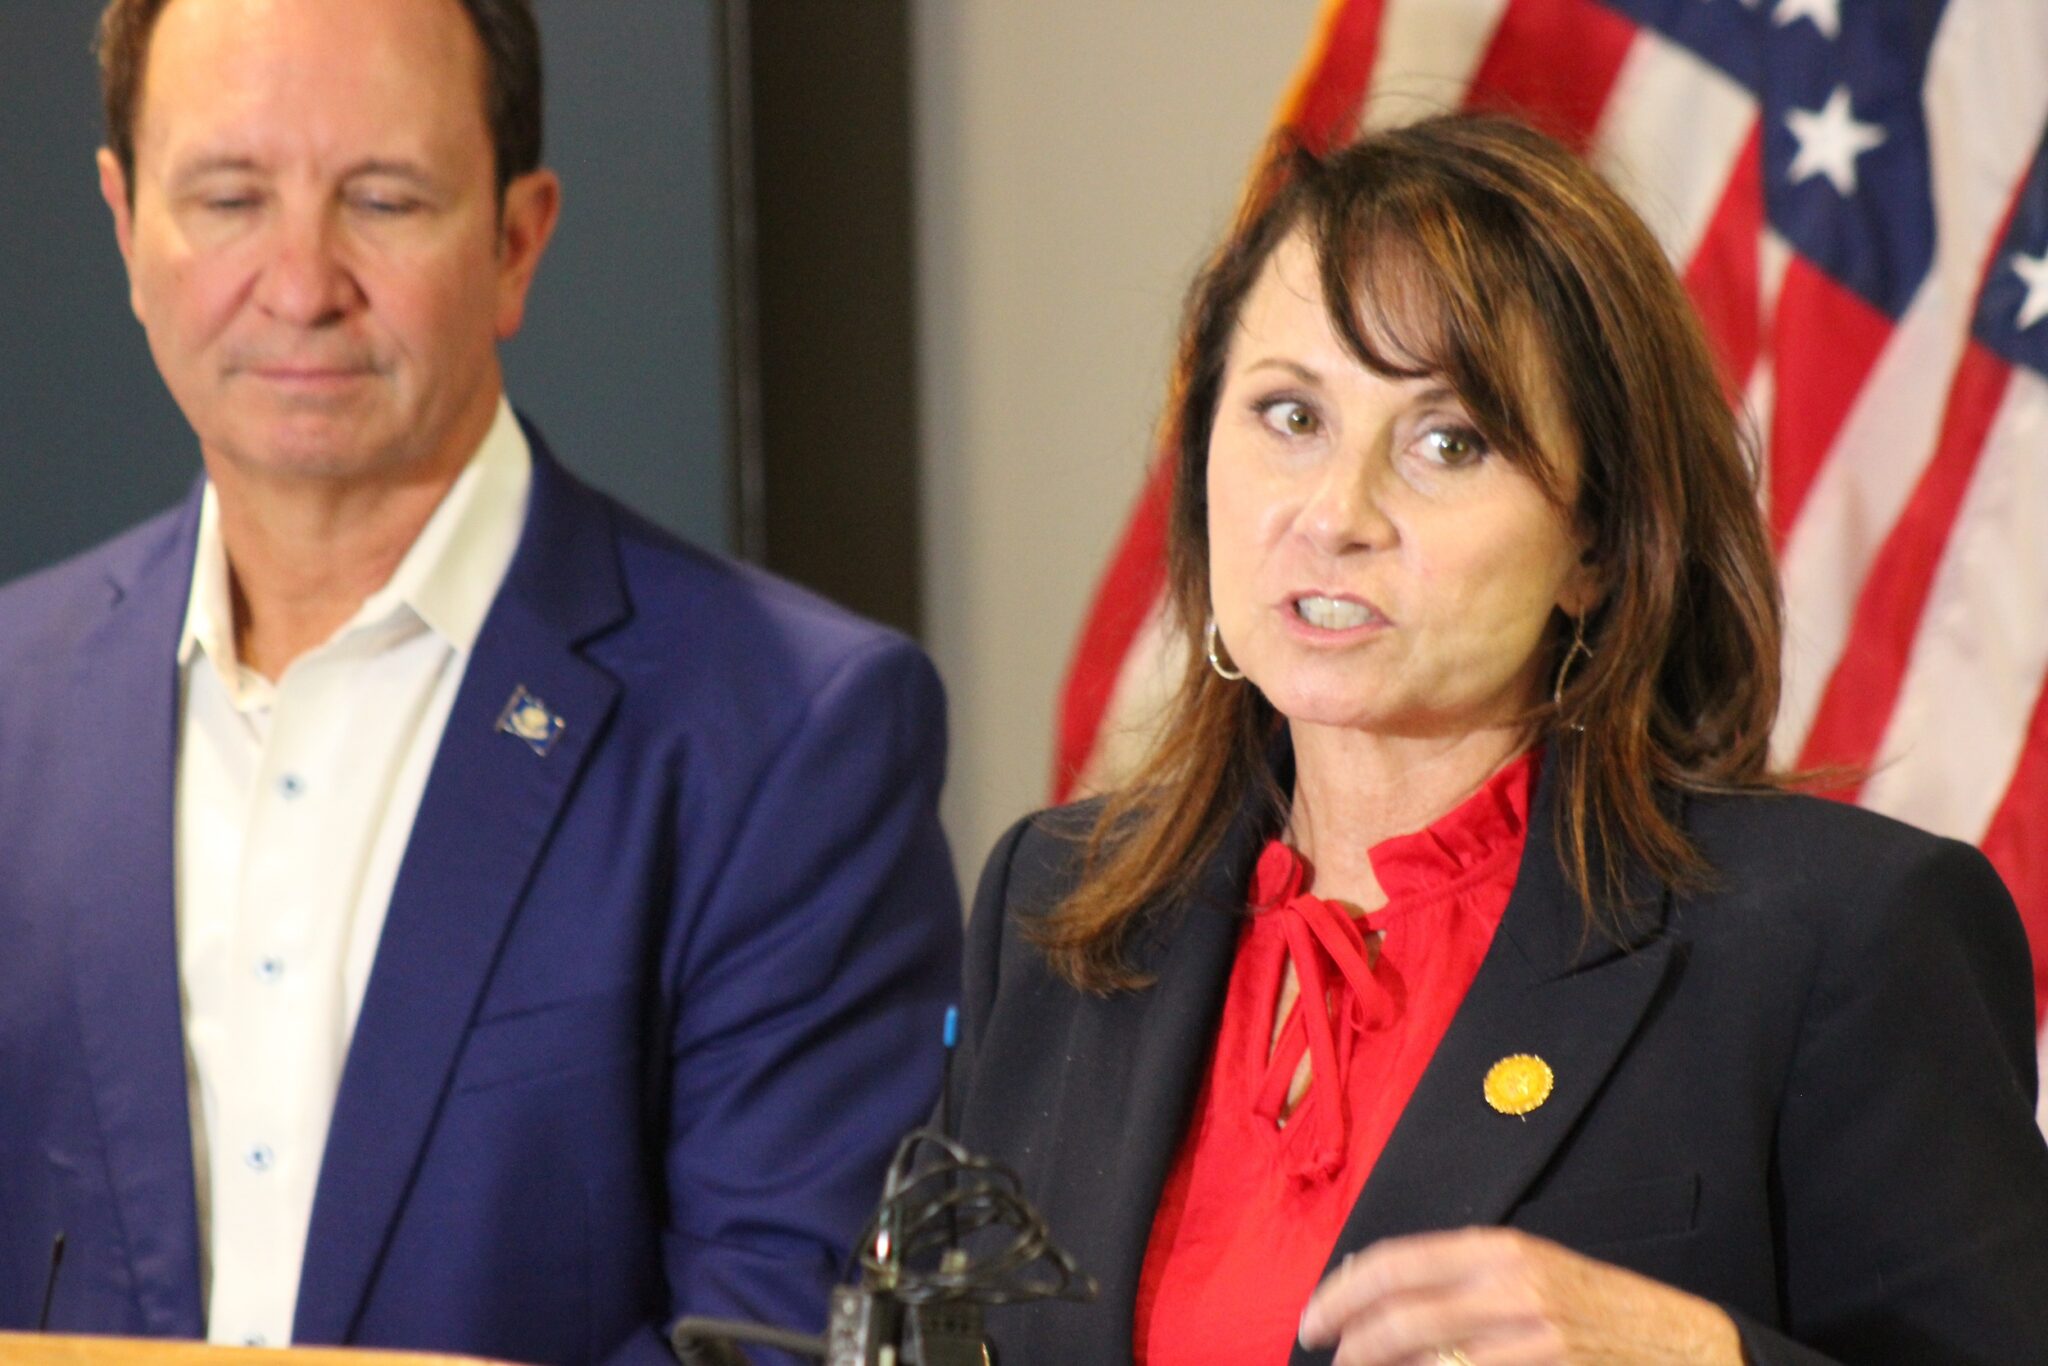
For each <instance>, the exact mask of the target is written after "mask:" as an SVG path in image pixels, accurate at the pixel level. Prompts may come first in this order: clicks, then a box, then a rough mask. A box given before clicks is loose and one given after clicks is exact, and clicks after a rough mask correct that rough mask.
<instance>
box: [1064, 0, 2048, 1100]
mask: <svg viewBox="0 0 2048 1366" xmlns="http://www.w3.org/2000/svg"><path fill="white" fill-rule="evenodd" d="M1460 106H1463V107H1468V108H1481V109H1495V110H1507V111H1511V112H1515V113H1519V114H1521V115H1523V116H1525V117H1528V118H1530V119H1531V120H1532V121H1534V122H1536V123H1537V124H1538V125H1539V126H1542V127H1544V128H1546V129H1547V130H1549V131H1550V132H1552V133H1554V134H1556V135H1558V136H1560V137H1562V138H1564V139H1565V140H1566V141H1568V142H1570V143H1572V144H1574V145H1575V146H1577V147H1579V148H1580V149H1582V150H1583V151H1584V152H1586V153H1587V155H1589V156H1590V157H1591V158H1592V159H1593V161H1594V163H1595V164H1596V165H1598V166H1599V167H1601V169H1602V170H1603V171H1605V172H1606V173H1607V174H1608V176H1609V177H1610V178H1611V179H1612V180H1613V181H1614V182H1615V184H1616V185H1617V186H1618V187H1619V188H1620V189H1621V190H1622V191H1623V192H1624V193H1625V194H1626V195H1628V197H1629V198H1630V200H1631V201H1632V202H1633V203H1634V204H1635V206H1636V208H1637V209H1638V211H1639V212H1641V213H1642V215H1643V216H1644V218H1645V219H1646V220H1647V221H1648V222H1649V224H1650V225H1651V227H1652V228H1653V229H1655V231H1656V232H1657V234H1658V236H1659V238H1660V240H1661V241H1662V242H1663V243H1664V246H1665V248H1666V250H1667V251H1668V252H1669V253H1670V255H1671V259H1672V261H1673V262H1674V263H1675V264H1676V266H1677V268H1678V269H1679V270H1680V272H1681V273H1682V275H1683V277H1684V280H1685V283H1686V286H1687V288H1688V289H1689V290H1690V291H1691V294H1692V297H1693V300H1694V302H1695V303H1696V305H1697V306H1698V308H1699V311H1700V315H1701V317H1702V319H1703V320H1704V321H1705V323H1706V327H1707V330H1708V333H1709V334H1710V336H1711V338H1712V340H1713V342H1714V345H1715V347H1716V349H1717V350H1718V352H1719V355H1720V358H1721V360H1722V362H1723V364H1724V367H1725V373H1726V375H1727V377H1728V388H1729V397H1730V400H1731V401H1732V402H1735V403H1737V404H1740V405H1741V406H1742V408H1743V409H1744V410H1745V411H1746V412H1747V414H1748V415H1749V417H1750V418H1751V420H1752V421H1753V423H1754V427H1755V431H1756V434H1757V437H1758V441H1759V445H1760V447H1761V450H1762V455H1763V460H1764V481H1763V484H1764V489H1763V492H1764V497H1765V500H1766V511H1767V513H1768V516H1769V519H1770V524H1771V528H1772V532H1773V535H1774V537H1775V540H1776V544H1777V548H1778V554H1779V564H1780V568H1781V570H1782V573H1783V577H1784V587H1785V594H1786V608H1787V628H1788V629H1787V641H1786V657H1785V699H1784V707H1783V711H1782V714H1781V716H1780V718H1779V722H1778V730H1777V734H1776V746H1775V747H1776V751H1777V756H1778V758H1779V760H1780V761H1781V762H1783V763H1786V764H1789V765H1798V766H1801V767H1820V766H1827V765H1837V764H1840V765H1847V766H1849V767H1850V768H1851V769H1853V770H1856V771H1861V772H1866V773H1867V774H1868V775H1869V776H1868V777H1867V778H1866V779H1864V780H1863V781H1862V782H1861V783H1860V784H1858V785H1857V786H1855V787H1854V788H1852V789H1850V790H1848V791H1845V792H1843V793H1841V794H1839V795H1841V796H1842V797H1844V798H1845V799H1849V800H1854V801H1858V802H1861V803H1862V804H1863V805H1865V806H1869V807H1872V808H1874V809H1876V810H1879V811H1884V812H1887V813H1889V814H1891V815H1894V816H1898V817H1900V818H1902V819H1904V820H1908V821H1911V822H1913V823H1914V824H1916V825H1919V826H1923V827H1925V828H1927V829H1929V830H1934V831H1937V832H1939V833H1941V834H1945V835H1950V836H1953V837H1956V838H1959V839H1965V840H1970V841H1972V842H1974V843H1976V844H1978V845H1979V846H1980V847H1981V848H1982V849H1983V850H1984V852H1985V853H1986V854H1987V855H1989V856H1990V858H1991V860H1992V862H1993V863H1994V864H1995V865H1997V868H1998V871H1999V872H2000V873H2001V874H2002V875H2003V876H2004V878H2005V881H2006V885H2007V886H2009V887H2010V888H2011V889H2012V892H2013V896H2014V897H2015V898H2016V899H2017V901H2018V903H2019V906H2020V912H2021V915H2022V916H2023V918H2024V919H2025V920H2026V922H2027V927H2028V933H2029V936H2030V938H2031V940H2032V942H2033V949H2034V981H2035V1000H2036V1024H2037V1025H2039V1024H2041V1023H2042V1022H2043V1018H2044V1013H2048V687H2044V684H2048V0H1328V2H1327V3H1326V4H1325V5H1324V7H1323V10H1322V14H1321V17H1320V20H1319V22H1318V24H1317V29H1316V32H1315V35H1314V37H1313V39H1312V40H1311V43H1310V47H1309V51H1308V54H1307V57H1306V59H1305V60H1304V62H1303V64H1302V67H1301V70H1300V74H1299V76H1298V77H1297V78H1296V81H1295V84H1294V87H1293V89H1292V90H1291V91H1289V92H1288V94H1287V96H1286V98H1285V99H1284V100H1283V102H1282V104H1281V109H1280V114H1279V118H1280V121H1281V122H1282V123H1283V124H1286V125H1289V126H1291V127H1292V128H1293V129H1295V131H1296V133H1297V135H1298V136H1300V137H1301V138H1302V139H1303V140H1304V141H1306V142H1307V143H1308V144H1310V145H1311V146H1328V145H1331V144H1334V143H1338V142H1342V141H1343V140H1345V139H1346V138H1348V137H1349V136H1351V135H1352V134H1353V133H1354V132H1355V131H1356V130H1358V129H1360V128H1362V127H1376V126H1382V125H1385V124H1388V123H1399V122H1403V121H1406V120H1409V119H1412V118H1415V117H1417V116H1419V115H1421V114H1423V113H1427V112H1433V111H1435V110H1440V109H1444V108H1455V107H1460ZM1171 481H1172V471H1171V468H1170V466H1169V464H1168V462H1166V461H1165V460H1160V461H1158V462H1156V463H1155V466H1154V468H1153V470H1152V473H1151V475H1150V476H1149V478H1148V480H1147V483H1146V486H1145V488H1144V490H1143V491H1142V493H1141V494H1140V496H1139V499H1138V503H1137V506H1136V508H1135V509H1134V511H1133V513H1132V515H1131V519H1130V522H1129V525H1128V527H1127V528H1126V530H1125V532H1124V535H1123V538H1122V540H1121V542H1120V544H1119V545H1118V546H1117V548H1116V551H1115V553H1114V555H1113V556H1112V559H1111V562H1110V564H1109V566H1108V569H1107V571H1106V573H1105V575H1104V578H1103V581H1102V584H1101V586H1100V587H1099V589H1098V590H1097V594H1096V598H1095V601H1094V603H1093V605H1092V606H1091V608H1090V611H1089V615H1088V619H1087V622H1086V624H1085V626H1084V628H1083V630H1082V634H1081V638H1080V641H1079V644H1078V647H1077V650H1076V653H1075V658H1074V661H1073V664H1072V666H1071V668H1070V670H1069V673H1068V677H1067V681H1066V685H1065V690H1064V693H1063V696H1062V699H1061V710H1060V731H1059V740H1058V746H1059V751H1058V756H1057V760H1056V767H1055V776H1054V795H1055V797H1056V798H1058V799H1062V800H1063V799H1065V798H1067V797H1069V796H1071V795H1073V794H1075V793H1076V792H1079V791H1083V790H1088V789H1092V788H1099V787H1102V786H1105V785H1108V784H1110V783H1113V782H1114V781H1115V779H1116V777H1117V776H1118V775H1119V774H1120V773H1122V772H1126V771H1128V766H1129V764H1130V763H1131V761H1132V759H1133V758H1134V756H1135V754H1136V752H1137V751H1138V749H1139V748H1140V747H1141V746H1142V744H1143V742H1144V739H1145V736H1146V731H1147V727H1148V725H1149V724H1151V722H1152V720H1153V718H1154V717H1156V715H1157V714H1158V711H1159V707H1160V705H1161V703H1162V702H1163V701H1164V700H1165V698H1166V697H1167V696H1169V695H1170V693H1171V690H1172V688H1173V686H1174V684H1175V683H1176V682H1177V681H1178V679H1179V676H1180V670H1181V667H1182V665H1183V662H1184V656H1183V655H1182V653H1181V647H1180V645H1179V643H1178V642H1177V641H1176V640H1175V639H1174V637H1173V636H1172V635H1171V634H1170V633H1169V631H1168V629H1167V627H1166V622H1165V619H1164V616H1163V597H1162V588H1163V585H1164V577H1165V567H1164V562H1163V555H1162V551H1163V546H1164V541H1165V526H1166V508H1167V501H1168V495H1169V492H1170V487H1171ZM2041 1038H2042V1061H2043V1065H2044V1073H2048V1030H2044V1031H2043V1033H2042V1036H2041ZM2041 1118H2042V1122H2043V1127H2044V1128H2048V1098H2044V1100H2043V1105H2042V1114H2041Z"/></svg>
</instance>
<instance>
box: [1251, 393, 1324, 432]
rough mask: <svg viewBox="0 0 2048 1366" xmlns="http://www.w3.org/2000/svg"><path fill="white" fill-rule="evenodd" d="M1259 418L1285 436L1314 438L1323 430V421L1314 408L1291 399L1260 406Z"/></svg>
mask: <svg viewBox="0 0 2048 1366" xmlns="http://www.w3.org/2000/svg"><path fill="white" fill-rule="evenodd" d="M1259 416H1260V417H1261V418H1262V419H1264V421H1265V424H1266V425H1267V426H1268V427H1271V428H1272V429H1273V430H1274V431H1276V432H1279V433H1280V434H1281V435H1283V436H1314V435H1315V434H1316V433H1317V432H1319V431H1321V430H1322V429H1323V420H1322V419H1321V418H1320V417H1318V416H1316V413H1315V410H1314V409H1313V408H1310V407H1309V406H1308V405H1307V404H1305V403H1301V402H1299V401H1297V400H1295V399H1291V398H1283V399H1276V400H1274V401H1273V402H1271V403H1266V404H1262V405H1260V408H1259Z"/></svg>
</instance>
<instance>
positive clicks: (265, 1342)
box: [242, 1333, 270, 1347]
mask: <svg viewBox="0 0 2048 1366" xmlns="http://www.w3.org/2000/svg"><path fill="white" fill-rule="evenodd" d="M242 1345H243V1346H244V1347H268V1346H269V1345H270V1339H269V1338H267V1337H265V1336H263V1334H261V1333H244V1334H242Z"/></svg>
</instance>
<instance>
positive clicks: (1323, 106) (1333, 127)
mask: <svg viewBox="0 0 2048 1366" xmlns="http://www.w3.org/2000/svg"><path fill="white" fill-rule="evenodd" d="M1379 32H1380V0H1350V3H1348V4H1347V3H1345V2H1344V0H1331V2H1330V3H1329V4H1327V5H1325V6H1324V8H1323V17H1322V23H1321V28H1320V32H1319V33H1318V35H1317V39H1316V43H1315V46H1314V47H1313V48H1312V49H1311V50H1312V51H1313V52H1314V53H1315V57H1314V59H1313V60H1312V61H1311V62H1310V63H1309V64H1308V65H1307V66H1305V67H1304V68H1303V74H1302V75H1300V76H1298V77H1297V78H1296V81H1295V87H1294V93H1293V95H1292V96H1291V97H1290V98H1289V100H1288V101H1287V104H1286V106H1285V114H1284V118H1283V122H1285V123H1287V124H1290V125H1291V126H1292V127H1293V128H1294V130H1295V131H1296V133H1297V134H1299V135H1300V137H1301V139H1302V141H1303V143H1304V144H1306V145H1307V146H1308V147H1310V148H1311V149H1313V150H1316V151H1322V150H1325V149H1327V148H1329V147H1330V146H1332V145H1334V144H1335V143H1338V142H1341V141H1343V140H1344V138H1345V137H1346V136H1347V135H1348V134H1349V132H1350V130H1351V129H1352V128H1353V127H1354V126H1356V124H1357V121H1358V106H1359V104H1360V103H1361V102H1362V101H1363V100H1364V99H1365V86H1366V82H1367V80H1368V79H1370V78H1371V76H1372V68H1373V54H1374V52H1375V50H1376V49H1377V47H1378V45H1379Z"/></svg>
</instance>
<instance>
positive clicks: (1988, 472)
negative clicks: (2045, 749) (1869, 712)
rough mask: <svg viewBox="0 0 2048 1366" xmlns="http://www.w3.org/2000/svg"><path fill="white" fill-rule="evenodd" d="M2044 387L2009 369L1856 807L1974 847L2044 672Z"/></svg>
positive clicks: (2014, 756) (2047, 661)
mask: <svg viewBox="0 0 2048 1366" xmlns="http://www.w3.org/2000/svg"><path fill="white" fill-rule="evenodd" d="M2044 449H2048V380H2044V379H2043V378H2042V377H2041V376H2039V375H2037V374H2035V373H2034V372H2032V371H2030V370H2014V371H2013V375H2012V380H2011V383H2010V384H2009V385H2008V386H2007V390H2006V397H2005V402H2004V403H2003V404H2002V405H2000V407H1999V410H1998V415H1997V417H1996V418H1995V419H1994V421H1993V422H1992V427H1991V432H1990V435H1989V436H1988V437H1987V438H1986V441H1985V451H1984V454H1983V456H1982V457H1981V458H1980V459H1979V462H1978V468H1977V477H1976V478H1975V479H1974V480H1972V481H1971V483H1970V489H1969V492H1968V494H1966V495H1965V497H1964V500H1963V506H1962V508H1961V509H1960V510H1959V511H1958V512H1957V514H1956V521H1955V530H1954V532H1953V533H1952V534H1951V536H1950V544H1949V549H1948V553H1947V554H1946V555H1944V556H1943V558H1942V562H1941V567H1940V569H1939V570H1938V571H1937V572H1936V574H1935V580H1934V585H1933V588H1932V591H1931V592H1930V593H1929V595H1928V602H1927V609H1926V612H1925V613H1924V615H1923V618H1922V621H1921V627H1920V632H1919V634H1918V635H1917V636H1916V637H1915V638H1914V642H1913V652H1912V656H1911V658H1910V659H1909V661H1908V663H1907V668H1906V678H1905V682H1904V683H1903V685H1902V686H1901V687H1900V689H1899V701H1898V705H1897V706H1896V707H1895V708H1893V711H1892V717H1891V721H1890V724H1889V725H1888V727H1887V729H1886V733H1885V738H1884V740H1883V742H1882V744H1881V745H1880V747H1879V755H1880V758H1881V760H1882V761H1883V762H1882V766H1881V767H1879V768H1878V769H1877V771H1876V772H1874V773H1873V774H1872V775H1871V777H1870V780H1869V782H1867V783H1866V784H1865V785H1864V789H1863V793H1862V800H1863V804H1864V805H1866V806H1869V807H1872V808H1874V809H1876V810H1879V811H1883V812H1887V813H1888V814H1891V815H1894V816H1898V817H1900V818H1901V819H1903V820H1908V821H1911V822H1913V823H1914V824H1915V825H1919V826H1924V827H1925V828H1927V829H1929V830H1934V831H1937V832H1939V833H1941V834H1944V835H1953V836H1954V837H1956V838H1957V839H1966V840H1976V839H1979V838H1981V837H1982V836H1983V834H1984V831H1985V829H1986V828H1987V827H1988V826H1989V825H1990V824H1991V818H1992V816H1993V815H1994V814H1995V813H1996V811H1997V807H1998V802H1999V798H2000V797H2001V796H2002V795H2003V794H2004V792H2005V790H2006V788H2007V786H2008V785H2009V784H2010V782H2011V780H2012V773H2013V770H2014V769H2015V768H2016V767H2017V765H2018V761H2019V751H2020V748H2021V745H2022V743H2023V741H2024V740H2025V737H2026V734H2027V724H2028V719H2029V718H2030V717H2031V716H2032V714H2033V711H2034V705H2035V701H2036V699H2037V697H2038V696H2039V694H2040V690H2041V684H2042V678H2043V675H2044V673H2048V611H2044V610H2043V607H2042V604H2044V603H2048V536H2043V535H2042V534H2041V526H2040V522H2041V509H2043V508H2048V461H2044V460H2043V459H2042V458H2041V453H2042V451H2043V450H2044Z"/></svg>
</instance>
